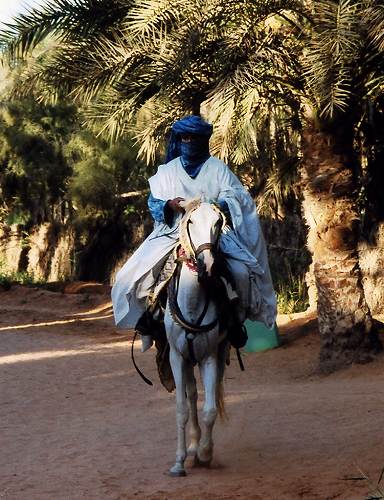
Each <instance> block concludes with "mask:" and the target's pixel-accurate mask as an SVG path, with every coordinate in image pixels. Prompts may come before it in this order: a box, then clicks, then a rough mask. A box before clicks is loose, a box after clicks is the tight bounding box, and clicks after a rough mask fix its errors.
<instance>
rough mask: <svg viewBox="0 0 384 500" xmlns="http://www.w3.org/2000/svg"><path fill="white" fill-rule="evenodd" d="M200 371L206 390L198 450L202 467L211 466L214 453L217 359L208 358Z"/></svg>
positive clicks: (198, 460)
mask: <svg viewBox="0 0 384 500" xmlns="http://www.w3.org/2000/svg"><path fill="white" fill-rule="evenodd" d="M200 371H201V378H202V380H203V384H204V390H205V402H204V407H203V415H202V416H203V418H202V421H203V426H202V427H203V429H202V430H203V432H202V435H201V439H200V443H199V446H198V449H197V456H196V459H197V460H196V461H197V463H199V464H200V465H209V464H210V462H211V460H212V453H213V439H212V431H213V425H214V423H215V420H216V416H217V406H216V386H217V359H216V358H215V357H213V356H209V357H208V358H206V359H205V360H204V361H202V363H201V365H200Z"/></svg>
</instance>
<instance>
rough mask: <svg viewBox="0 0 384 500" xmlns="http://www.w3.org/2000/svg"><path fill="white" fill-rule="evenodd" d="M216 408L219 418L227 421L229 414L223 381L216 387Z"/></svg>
mask: <svg viewBox="0 0 384 500" xmlns="http://www.w3.org/2000/svg"><path fill="white" fill-rule="evenodd" d="M216 406H217V411H218V413H219V417H220V418H221V419H222V420H227V419H228V416H227V412H226V411H225V402H224V381H223V379H221V380H220V382H219V383H218V384H217V386H216Z"/></svg>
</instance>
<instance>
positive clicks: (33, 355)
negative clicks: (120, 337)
mask: <svg viewBox="0 0 384 500" xmlns="http://www.w3.org/2000/svg"><path fill="white" fill-rule="evenodd" d="M131 344H132V342H131V341H127V347H129V349H131ZM119 346H122V344H121V343H119ZM134 349H135V350H138V349H140V347H139V346H138V345H134ZM112 350H116V345H114V344H103V345H96V346H92V347H89V348H80V349H60V350H59V349H58V350H54V351H38V352H25V353H18V354H7V355H5V356H0V366H1V365H10V364H16V363H25V362H30V361H42V360H47V359H55V358H56V359H58V358H64V357H73V356H82V355H84V354H96V353H97V354H103V353H106V352H110V351H112ZM119 353H121V351H116V354H119Z"/></svg>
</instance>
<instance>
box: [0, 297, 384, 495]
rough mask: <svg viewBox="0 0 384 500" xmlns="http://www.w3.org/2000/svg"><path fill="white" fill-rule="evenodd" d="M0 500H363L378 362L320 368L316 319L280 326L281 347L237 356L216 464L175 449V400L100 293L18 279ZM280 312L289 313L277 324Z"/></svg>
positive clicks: (8, 327) (2, 418) (379, 410)
mask: <svg viewBox="0 0 384 500" xmlns="http://www.w3.org/2000/svg"><path fill="white" fill-rule="evenodd" d="M0 304H1V315H0V339H1V341H0V372H1V374H0V378H1V382H0V383H1V388H0V394H1V396H0V398H1V399H0V444H1V448H0V450H1V453H0V499H12V500H35V499H36V500H45V499H47V500H61V499H68V500H75V499H103V500H104V499H106V500H108V499H116V500H117V499H121V500H126V499H133V498H135V499H136V498H145V499H171V498H172V499H191V500H192V499H239V498H244V499H308V500H311V499H321V500H326V499H345V500H347V499H348V500H353V499H363V498H365V497H366V496H367V495H368V494H369V493H370V491H371V489H370V486H369V484H368V482H367V481H365V480H357V479H353V478H356V477H357V476H359V475H360V473H359V470H358V468H361V469H362V470H363V471H364V472H365V473H367V474H368V475H369V476H370V477H371V479H372V480H373V481H377V479H378V477H379V475H380V471H381V468H382V467H383V465H384V452H383V447H382V445H383V437H384V417H383V416H384V397H383V387H384V357H381V358H379V359H378V360H376V361H375V362H374V363H371V364H369V365H364V366H353V367H351V368H349V369H347V370H345V371H343V372H339V373H337V374H334V375H331V376H322V375H319V374H318V373H317V372H316V366H317V355H318V337H317V333H316V321H315V319H314V317H313V315H312V316H310V315H301V316H299V318H294V319H293V320H291V321H287V318H282V319H281V320H282V323H284V325H283V326H281V333H282V338H283V339H284V345H283V346H282V347H280V348H278V349H274V350H272V351H268V352H264V353H257V354H248V355H246V356H244V362H245V365H246V371H245V372H243V373H242V372H240V370H239V367H238V365H237V363H236V362H235V360H233V361H232V363H231V366H230V367H229V368H228V370H227V373H226V383H225V386H226V387H225V390H226V408H227V413H228V420H226V421H218V422H217V425H216V428H215V456H214V461H213V464H212V467H211V468H210V469H199V468H195V467H193V466H192V464H190V463H187V472H188V476H187V477H185V478H171V477H169V476H168V475H167V470H168V468H169V467H170V466H171V465H172V463H173V459H174V454H175V442H176V435H175V404H174V395H173V394H168V393H167V392H165V390H164V389H163V388H162V387H161V386H160V384H159V382H158V380H157V377H156V371H155V365H154V352H153V351H151V352H147V353H145V354H141V353H140V352H139V349H138V348H137V361H138V362H139V364H140V366H141V368H142V369H143V371H144V372H145V373H146V375H147V376H149V377H150V378H151V379H152V380H153V381H154V386H153V387H149V386H146V385H145V384H144V383H143V382H142V381H141V380H140V379H139V378H138V376H137V375H136V373H135V371H134V369H133V366H132V363H131V359H130V355H129V348H130V339H131V335H129V334H125V335H124V334H121V333H119V332H117V331H116V330H115V328H114V326H113V323H112V317H111V309H110V303H109V297H108V295H106V294H104V295H103V294H93V293H90V294H86V293H85V294H64V293H53V292H49V291H45V290H39V289H30V288H29V289H27V288H22V287H13V288H12V289H11V290H10V291H7V292H0ZM283 320H284V321H283Z"/></svg>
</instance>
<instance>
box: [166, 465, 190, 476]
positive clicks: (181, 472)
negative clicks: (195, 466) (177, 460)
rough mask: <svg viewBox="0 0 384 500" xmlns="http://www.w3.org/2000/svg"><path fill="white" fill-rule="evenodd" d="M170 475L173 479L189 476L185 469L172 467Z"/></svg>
mask: <svg viewBox="0 0 384 500" xmlns="http://www.w3.org/2000/svg"><path fill="white" fill-rule="evenodd" d="M169 475H170V476H171V477H184V476H186V475H187V473H186V472H185V470H184V469H179V468H176V467H172V468H171V469H169Z"/></svg>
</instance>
